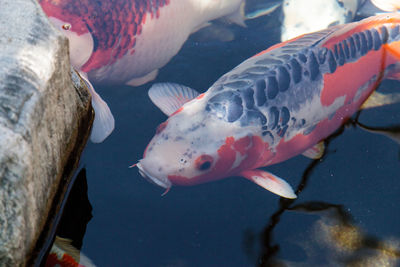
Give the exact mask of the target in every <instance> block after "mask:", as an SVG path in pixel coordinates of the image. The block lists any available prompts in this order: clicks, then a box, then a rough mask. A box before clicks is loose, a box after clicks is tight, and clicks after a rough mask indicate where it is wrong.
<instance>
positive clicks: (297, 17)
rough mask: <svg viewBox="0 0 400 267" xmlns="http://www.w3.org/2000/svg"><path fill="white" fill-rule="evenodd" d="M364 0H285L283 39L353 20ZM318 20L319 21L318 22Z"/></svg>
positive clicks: (283, 8) (283, 7)
mask: <svg viewBox="0 0 400 267" xmlns="http://www.w3.org/2000/svg"><path fill="white" fill-rule="evenodd" d="M363 2H365V1H364V0H343V1H337V0H284V1H283V4H282V13H283V15H282V26H281V41H287V40H289V39H292V38H294V37H296V36H299V35H301V34H305V33H310V32H314V31H319V30H322V29H326V28H328V27H330V26H334V25H339V24H344V23H349V22H351V21H353V18H354V16H355V15H356V12H357V10H358V8H359V7H360V6H361V5H362V4H363ZM316 22H317V23H316Z"/></svg>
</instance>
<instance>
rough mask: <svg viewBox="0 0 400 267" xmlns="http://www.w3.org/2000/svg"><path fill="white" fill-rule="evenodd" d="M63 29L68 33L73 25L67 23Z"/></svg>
mask: <svg viewBox="0 0 400 267" xmlns="http://www.w3.org/2000/svg"><path fill="white" fill-rule="evenodd" d="M61 28H62V29H63V30H66V31H68V30H69V29H71V24H69V23H65V24H64V25H62V26H61Z"/></svg>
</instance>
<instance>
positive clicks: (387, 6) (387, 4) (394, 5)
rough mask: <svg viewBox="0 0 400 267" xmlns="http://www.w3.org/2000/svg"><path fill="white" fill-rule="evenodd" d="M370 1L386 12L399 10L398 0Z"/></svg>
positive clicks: (399, 3) (399, 2)
mask: <svg viewBox="0 0 400 267" xmlns="http://www.w3.org/2000/svg"><path fill="white" fill-rule="evenodd" d="M371 2H372V3H373V4H374V5H375V6H376V7H377V8H379V9H381V10H384V11H388V12H396V11H399V10H400V1H399V0H371Z"/></svg>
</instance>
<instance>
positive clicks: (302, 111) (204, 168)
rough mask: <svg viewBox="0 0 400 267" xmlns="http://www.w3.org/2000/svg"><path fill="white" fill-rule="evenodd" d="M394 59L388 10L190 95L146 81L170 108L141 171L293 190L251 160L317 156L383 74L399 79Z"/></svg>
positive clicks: (397, 49)
mask: <svg viewBox="0 0 400 267" xmlns="http://www.w3.org/2000/svg"><path fill="white" fill-rule="evenodd" d="M399 60H400V14H387V15H380V16H375V17H371V18H368V19H365V20H362V21H360V22H355V23H350V24H346V25H340V26H334V27H331V28H328V29H326V30H322V31H319V32H315V33H311V34H306V35H303V36H300V37H298V38H295V39H292V40H290V41H287V42H284V43H280V44H277V45H275V46H272V47H271V48H269V49H267V50H265V51H263V52H261V53H259V54H257V55H255V56H253V57H251V58H249V59H247V60H246V61H244V62H243V63H241V64H240V65H238V66H237V67H236V68H234V69H233V70H231V71H230V72H228V73H226V74H225V75H223V76H222V77H221V78H220V79H218V80H217V81H216V82H215V83H214V84H213V85H212V86H211V87H210V88H209V89H208V90H207V92H205V93H204V94H201V95H198V96H197V97H196V98H194V99H193V100H191V101H189V100H190V99H191V98H193V96H196V94H195V93H193V91H191V90H190V89H188V88H185V87H179V86H176V85H173V84H161V85H154V86H153V87H152V88H151V89H150V91H149V95H150V97H151V98H152V100H153V102H155V103H156V105H158V106H159V107H160V108H161V109H162V110H163V111H164V112H165V113H166V114H169V115H171V116H170V117H169V118H168V120H167V121H165V122H164V123H162V124H161V125H160V126H159V127H158V129H157V132H156V135H155V136H154V137H153V139H152V140H151V142H150V143H149V145H148V147H147V149H146V150H145V153H144V156H143V159H142V160H140V161H139V163H138V164H137V166H138V168H139V171H140V172H141V174H142V175H143V176H145V177H146V178H148V179H150V180H151V181H153V182H154V183H156V184H158V185H160V186H163V187H165V188H169V187H170V186H171V185H173V184H177V185H194V184H199V183H203V182H207V181H212V180H218V179H222V178H225V177H229V176H244V177H245V178H248V179H249V180H251V181H253V182H255V183H256V184H258V185H260V186H262V187H264V188H266V189H268V190H270V191H272V192H274V193H277V194H279V195H282V196H285V197H289V198H293V197H295V195H294V193H293V191H292V189H291V187H290V186H289V185H288V184H287V183H286V182H285V181H284V180H283V179H280V178H279V177H277V176H275V175H273V174H271V173H269V172H266V171H263V170H259V169H257V168H259V167H265V166H268V165H272V164H276V163H279V162H282V161H285V160H287V159H289V158H291V157H294V156H296V155H298V154H301V153H304V154H305V155H308V156H311V157H312V155H321V153H320V152H321V150H323V146H321V145H320V142H321V141H322V140H323V139H324V138H326V137H328V136H329V135H330V134H332V133H333V132H334V131H335V130H336V129H338V127H340V126H341V125H342V124H343V123H344V122H345V121H346V120H347V119H348V118H349V117H350V116H351V115H352V114H353V113H355V112H356V111H357V110H358V109H359V108H360V106H361V105H362V104H363V102H364V101H365V100H366V99H367V98H368V97H369V96H370V95H371V94H372V92H373V91H374V90H375V89H376V88H377V86H378V85H379V83H380V81H381V80H382V79H385V78H393V79H398V77H399V72H400V64H399ZM185 102H186V103H185ZM179 103H185V104H184V105H183V106H181V107H180V108H179ZM168 108H170V109H168ZM176 109H177V110H176ZM174 110H176V111H174ZM316 157H317V156H316Z"/></svg>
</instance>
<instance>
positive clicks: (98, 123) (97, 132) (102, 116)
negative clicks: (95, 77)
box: [81, 73, 115, 143]
mask: <svg viewBox="0 0 400 267" xmlns="http://www.w3.org/2000/svg"><path fill="white" fill-rule="evenodd" d="M81 78H82V79H83V80H84V81H85V83H86V85H87V87H88V89H89V92H90V94H91V95H92V106H93V109H94V112H95V115H94V121H93V126H92V133H91V135H90V141H92V142H93V143H101V142H103V141H104V139H106V138H107V137H108V136H109V135H110V134H111V133H112V131H113V130H114V125H115V121H114V116H113V115H112V113H111V110H110V108H109V107H108V105H107V103H106V102H104V100H103V99H102V98H101V97H100V95H99V94H98V93H96V91H95V90H94V88H93V86H92V84H91V83H90V82H89V80H88V79H87V78H86V77H85V75H84V74H82V73H81Z"/></svg>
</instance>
